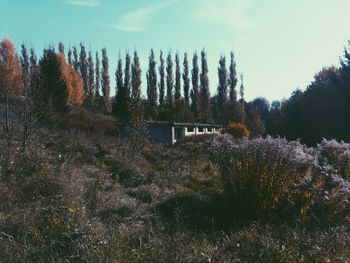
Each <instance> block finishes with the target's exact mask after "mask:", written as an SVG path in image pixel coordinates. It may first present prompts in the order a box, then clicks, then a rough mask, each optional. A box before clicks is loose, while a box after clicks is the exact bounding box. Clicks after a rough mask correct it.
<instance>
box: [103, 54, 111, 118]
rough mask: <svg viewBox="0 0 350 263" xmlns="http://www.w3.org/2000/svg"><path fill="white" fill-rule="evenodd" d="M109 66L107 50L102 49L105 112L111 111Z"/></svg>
mask: <svg viewBox="0 0 350 263" xmlns="http://www.w3.org/2000/svg"><path fill="white" fill-rule="evenodd" d="M108 70H109V65H108V57H107V50H106V48H103V49H102V70H101V87H102V97H103V109H104V111H105V112H108V111H109V93H110V79H109V72H108Z"/></svg>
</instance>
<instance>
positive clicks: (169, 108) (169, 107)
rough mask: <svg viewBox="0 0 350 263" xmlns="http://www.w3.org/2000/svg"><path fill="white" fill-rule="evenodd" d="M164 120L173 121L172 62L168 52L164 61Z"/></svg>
mask: <svg viewBox="0 0 350 263" xmlns="http://www.w3.org/2000/svg"><path fill="white" fill-rule="evenodd" d="M166 87H167V92H166V94H167V95H166V118H167V120H173V119H174V95H173V88H174V76H173V61H172V59H171V54H170V52H169V54H168V56H167V61H166Z"/></svg>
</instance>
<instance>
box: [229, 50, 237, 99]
mask: <svg viewBox="0 0 350 263" xmlns="http://www.w3.org/2000/svg"><path fill="white" fill-rule="evenodd" d="M230 57H231V61H230V72H229V75H228V85H229V89H230V102H231V103H235V102H236V101H237V92H236V86H237V72H236V61H235V55H234V53H233V51H231V54H230Z"/></svg>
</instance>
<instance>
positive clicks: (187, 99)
mask: <svg viewBox="0 0 350 263" xmlns="http://www.w3.org/2000/svg"><path fill="white" fill-rule="evenodd" d="M183 66H184V69H183V74H182V79H183V87H184V97H185V102H186V104H187V105H190V96H189V91H190V78H189V65H188V58H187V53H185V57H184V62H183Z"/></svg>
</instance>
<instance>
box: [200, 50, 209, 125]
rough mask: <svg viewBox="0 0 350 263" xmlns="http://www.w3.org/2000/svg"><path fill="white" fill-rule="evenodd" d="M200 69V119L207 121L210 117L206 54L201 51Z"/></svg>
mask: <svg viewBox="0 0 350 263" xmlns="http://www.w3.org/2000/svg"><path fill="white" fill-rule="evenodd" d="M201 62H202V71H201V73H200V94H201V121H202V122H208V121H209V120H210V119H211V106H210V90H209V78H208V62H207V54H206V52H205V51H204V50H202V52H201Z"/></svg>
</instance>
